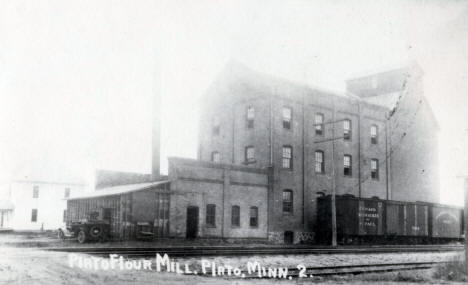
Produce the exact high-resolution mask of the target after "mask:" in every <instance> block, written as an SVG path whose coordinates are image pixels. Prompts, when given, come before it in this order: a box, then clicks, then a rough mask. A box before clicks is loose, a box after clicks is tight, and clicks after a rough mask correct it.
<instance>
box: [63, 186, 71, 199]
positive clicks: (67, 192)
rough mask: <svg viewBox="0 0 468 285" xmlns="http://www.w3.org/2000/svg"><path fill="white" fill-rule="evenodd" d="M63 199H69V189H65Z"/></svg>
mask: <svg viewBox="0 0 468 285" xmlns="http://www.w3.org/2000/svg"><path fill="white" fill-rule="evenodd" d="M64 197H65V198H69V197H70V188H65V194H64Z"/></svg>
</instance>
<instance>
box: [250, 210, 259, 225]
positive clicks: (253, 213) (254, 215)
mask: <svg viewBox="0 0 468 285" xmlns="http://www.w3.org/2000/svg"><path fill="white" fill-rule="evenodd" d="M250 226H251V227H258V208H257V207H250Z"/></svg>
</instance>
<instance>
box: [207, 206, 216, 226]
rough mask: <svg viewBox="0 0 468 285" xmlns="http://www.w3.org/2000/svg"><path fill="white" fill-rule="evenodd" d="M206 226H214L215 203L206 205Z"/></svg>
mask: <svg viewBox="0 0 468 285" xmlns="http://www.w3.org/2000/svg"><path fill="white" fill-rule="evenodd" d="M206 226H208V227H216V205H214V204H208V205H206Z"/></svg>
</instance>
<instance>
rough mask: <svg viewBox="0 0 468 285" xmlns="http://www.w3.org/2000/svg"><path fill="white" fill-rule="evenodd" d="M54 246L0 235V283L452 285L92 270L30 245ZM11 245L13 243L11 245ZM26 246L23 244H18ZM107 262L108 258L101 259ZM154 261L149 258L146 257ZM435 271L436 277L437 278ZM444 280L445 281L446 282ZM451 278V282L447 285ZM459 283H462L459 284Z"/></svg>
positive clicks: (426, 277) (332, 259)
mask: <svg viewBox="0 0 468 285" xmlns="http://www.w3.org/2000/svg"><path fill="white" fill-rule="evenodd" d="M50 242H53V243H55V242H56V240H55V238H54V237H52V236H50V237H49V236H47V235H44V234H41V235H23V234H21V235H19V236H18V235H14V234H11V235H2V236H1V237H0V284H112V285H114V284H192V285H193V284H213V285H214V284H255V285H262V284H314V283H321V284H396V283H399V284H443V283H445V284H453V283H454V282H453V281H454V280H458V279H456V278H454V279H450V278H451V276H454V275H455V274H456V273H454V272H452V271H456V270H455V269H453V268H448V269H442V270H441V269H431V270H419V271H407V272H389V273H382V274H365V275H357V276H352V275H351V276H331V277H327V278H319V277H314V278H310V279H309V278H303V279H292V280H288V279H286V280H283V279H268V278H266V279H260V280H258V279H255V280H254V279H247V278H246V279H242V278H237V279H233V278H229V279H228V278H226V277H222V276H221V277H207V276H202V275H183V274H176V273H167V272H157V271H156V270H154V269H155V268H154V265H153V267H152V269H153V270H119V269H114V270H102V269H101V270H95V269H91V268H84V267H78V268H77V267H76V266H75V267H71V265H70V258H71V257H70V254H69V253H64V252H52V251H46V250H43V249H41V247H34V244H40V245H43V244H48V245H50ZM12 244H15V245H18V246H16V247H13V246H11V245H12ZM24 244H26V245H27V246H26V247H25V246H22V245H24ZM462 254H463V253H460V252H442V253H434V254H433V253H407V254H354V255H350V254H334V255H333V254H332V255H282V256H264V255H259V256H249V257H223V258H222V257H207V258H204V259H207V260H209V261H210V262H211V261H214V262H216V263H218V264H231V265H235V266H239V267H244V268H245V266H242V265H243V264H244V265H245V263H246V262H247V261H251V260H255V261H259V262H261V263H262V264H263V265H264V266H284V267H293V266H295V265H297V264H304V265H305V266H327V265H333V264H337V265H339V264H342V265H343V264H362V263H369V262H376V263H378V262H390V263H397V262H412V261H441V260H461V259H462V258H463V257H462ZM74 255H75V256H74V258H77V257H83V258H88V259H89V257H90V256H89V255H85V254H74ZM104 259H107V260H108V258H104ZM147 259H153V258H147ZM200 260H201V258H186V259H178V261H180V262H181V263H182V262H183V263H187V264H189V265H190V266H192V265H193V266H192V267H191V268H197V267H196V264H197V263H199V261H200ZM436 273H437V274H436ZM446 276H448V277H449V279H447V278H446ZM447 280H450V281H447ZM460 284H466V283H461V282H460Z"/></svg>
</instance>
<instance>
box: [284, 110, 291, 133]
mask: <svg viewBox="0 0 468 285" xmlns="http://www.w3.org/2000/svg"><path fill="white" fill-rule="evenodd" d="M291 121H292V109H291V108H289V107H283V128H285V129H290V128H291Z"/></svg>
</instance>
